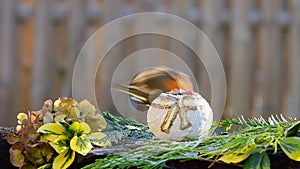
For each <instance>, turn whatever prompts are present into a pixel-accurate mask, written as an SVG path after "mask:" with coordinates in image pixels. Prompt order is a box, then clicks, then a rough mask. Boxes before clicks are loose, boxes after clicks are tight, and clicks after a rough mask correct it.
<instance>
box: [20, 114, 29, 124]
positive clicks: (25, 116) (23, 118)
mask: <svg viewBox="0 0 300 169" xmlns="http://www.w3.org/2000/svg"><path fill="white" fill-rule="evenodd" d="M17 119H18V124H22V122H23V120H25V119H28V115H27V114H25V113H19V114H18V115H17Z"/></svg>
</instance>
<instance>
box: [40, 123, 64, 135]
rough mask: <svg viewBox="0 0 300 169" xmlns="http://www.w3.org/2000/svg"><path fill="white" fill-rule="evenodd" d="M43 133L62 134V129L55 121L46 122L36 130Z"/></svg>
mask: <svg viewBox="0 0 300 169" xmlns="http://www.w3.org/2000/svg"><path fill="white" fill-rule="evenodd" d="M37 132H39V133H43V134H52V135H61V134H64V129H63V127H62V126H61V125H59V124H56V123H47V124H44V125H42V126H41V127H40V128H39V129H38V131H37Z"/></svg>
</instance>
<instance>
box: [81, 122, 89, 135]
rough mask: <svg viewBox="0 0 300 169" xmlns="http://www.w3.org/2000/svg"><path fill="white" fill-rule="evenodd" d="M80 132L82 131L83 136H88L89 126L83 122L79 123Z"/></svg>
mask: <svg viewBox="0 0 300 169" xmlns="http://www.w3.org/2000/svg"><path fill="white" fill-rule="evenodd" d="M80 130H82V132H83V133H84V134H89V133H90V132H91V128H90V126H89V125H88V124H87V123H85V122H81V123H80Z"/></svg>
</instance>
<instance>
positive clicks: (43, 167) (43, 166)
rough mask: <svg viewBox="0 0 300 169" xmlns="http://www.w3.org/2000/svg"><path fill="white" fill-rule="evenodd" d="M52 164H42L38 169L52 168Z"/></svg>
mask: <svg viewBox="0 0 300 169" xmlns="http://www.w3.org/2000/svg"><path fill="white" fill-rule="evenodd" d="M51 167H52V165H51V164H45V165H42V166H40V167H39V168H38V169H51Z"/></svg>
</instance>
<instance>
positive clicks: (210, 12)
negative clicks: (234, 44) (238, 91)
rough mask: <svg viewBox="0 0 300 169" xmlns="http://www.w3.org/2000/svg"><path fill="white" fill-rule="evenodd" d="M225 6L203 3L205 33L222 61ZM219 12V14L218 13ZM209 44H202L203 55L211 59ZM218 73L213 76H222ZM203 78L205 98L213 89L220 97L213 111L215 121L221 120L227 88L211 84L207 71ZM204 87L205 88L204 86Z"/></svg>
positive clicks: (216, 2) (200, 82)
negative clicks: (222, 28)
mask: <svg viewBox="0 0 300 169" xmlns="http://www.w3.org/2000/svg"><path fill="white" fill-rule="evenodd" d="M223 6H224V1H218V0H211V1H203V4H202V10H203V22H202V23H203V24H202V26H203V32H204V33H205V34H206V36H207V37H208V38H209V40H210V41H211V42H212V45H214V47H215V48H216V50H217V52H218V54H219V57H220V60H221V61H223V60H224V48H223V45H224V42H222V37H223V36H224V34H223V32H222V31H221V30H220V28H221V27H220V26H221V22H220V14H221V12H222V8H223ZM216 11H218V12H216ZM203 40H204V41H206V39H202V41H203ZM206 43H207V42H201V41H200V45H202V46H201V49H200V50H201V51H202V52H201V54H203V55H204V56H205V57H210V55H211V53H212V51H210V50H209V48H207V46H205V45H204V44H206ZM210 64H211V65H206V66H210V67H213V65H214V64H215V63H210ZM217 73H218V72H213V76H220V75H219V74H217ZM199 74H200V76H201V79H200V81H199V84H201V88H202V91H203V92H204V96H205V95H208V93H210V95H211V94H212V93H211V92H212V91H211V89H212V88H213V90H214V92H215V93H217V94H218V97H217V98H215V99H217V101H216V103H217V104H216V105H217V107H213V111H214V112H215V114H214V120H220V118H221V117H222V114H217V112H218V113H222V112H223V109H224V107H223V106H224V103H222V101H223V98H224V97H226V96H225V95H223V92H222V91H223V88H224V87H225V86H220V85H222V84H223V83H216V84H210V83H208V82H209V80H210V79H207V75H206V71H203V70H202V72H200V73H199ZM218 79H219V80H222V78H218ZM202 85H203V86H202ZM206 98H207V99H208V100H210V99H211V97H207V96H206Z"/></svg>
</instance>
